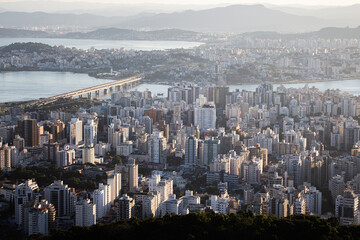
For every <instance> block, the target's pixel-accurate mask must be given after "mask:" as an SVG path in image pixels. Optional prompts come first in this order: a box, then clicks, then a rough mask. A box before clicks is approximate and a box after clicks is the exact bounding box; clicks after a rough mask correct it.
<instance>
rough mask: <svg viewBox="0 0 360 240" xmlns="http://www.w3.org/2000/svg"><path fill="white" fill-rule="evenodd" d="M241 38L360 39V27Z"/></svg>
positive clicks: (258, 33) (328, 28)
mask: <svg viewBox="0 0 360 240" xmlns="http://www.w3.org/2000/svg"><path fill="white" fill-rule="evenodd" d="M241 36H247V37H256V38H263V39H280V38H283V39H295V38H301V39H308V38H325V39H334V38H339V39H352V38H355V39H360V26H359V27H356V28H349V27H345V28H337V27H327V28H323V29H320V30H319V31H314V32H308V33H300V34H280V33H277V32H249V33H243V34H241Z"/></svg>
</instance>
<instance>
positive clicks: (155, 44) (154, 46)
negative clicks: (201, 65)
mask: <svg viewBox="0 0 360 240" xmlns="http://www.w3.org/2000/svg"><path fill="white" fill-rule="evenodd" d="M15 42H38V43H45V44H48V45H51V46H55V45H63V46H65V47H75V48H79V49H90V48H92V47H94V48H96V49H111V48H118V49H120V48H124V49H134V50H142V51H151V50H165V49H175V48H193V47H197V46H200V45H201V44H202V43H199V42H185V41H140V40H96V39H66V38H0V46H5V45H9V44H11V43H15Z"/></svg>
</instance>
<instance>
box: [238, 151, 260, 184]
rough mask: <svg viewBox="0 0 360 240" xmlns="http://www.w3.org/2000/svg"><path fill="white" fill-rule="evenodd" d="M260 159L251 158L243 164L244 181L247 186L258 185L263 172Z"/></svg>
mask: <svg viewBox="0 0 360 240" xmlns="http://www.w3.org/2000/svg"><path fill="white" fill-rule="evenodd" d="M262 167H263V163H262V159H261V158H255V157H254V158H253V159H251V161H246V162H244V163H243V169H244V181H245V182H247V183H249V184H260V177H261V174H262V171H263V168H262Z"/></svg>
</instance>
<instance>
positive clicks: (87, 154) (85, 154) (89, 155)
mask: <svg viewBox="0 0 360 240" xmlns="http://www.w3.org/2000/svg"><path fill="white" fill-rule="evenodd" d="M82 163H83V164H86V163H92V164H94V163H95V148H93V147H90V148H83V150H82Z"/></svg>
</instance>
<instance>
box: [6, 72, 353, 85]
mask: <svg viewBox="0 0 360 240" xmlns="http://www.w3.org/2000/svg"><path fill="white" fill-rule="evenodd" d="M13 72H58V73H74V74H86V75H88V76H89V77H91V78H94V79H101V80H109V81H117V80H119V79H121V78H122V77H121V78H115V77H114V78H101V77H98V76H96V74H95V75H94V72H91V71H86V70H83V71H82V70H79V71H76V70H52V69H18V70H16V69H9V70H5V69H0V74H6V73H13ZM125 77H126V76H125ZM125 77H124V78H125ZM347 80H348V81H349V80H360V76H358V77H357V78H356V77H355V78H352V77H343V78H338V79H333V78H329V79H314V80H301V79H297V80H291V81H284V82H276V81H265V82H254V83H252V82H246V83H238V84H233V83H230V84H229V83H228V84H227V85H228V86H248V85H260V84H264V83H270V84H298V83H317V82H334V81H347ZM146 84H157V85H170V84H171V82H166V81H162V82H159V83H158V82H153V83H150V82H146Z"/></svg>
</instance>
